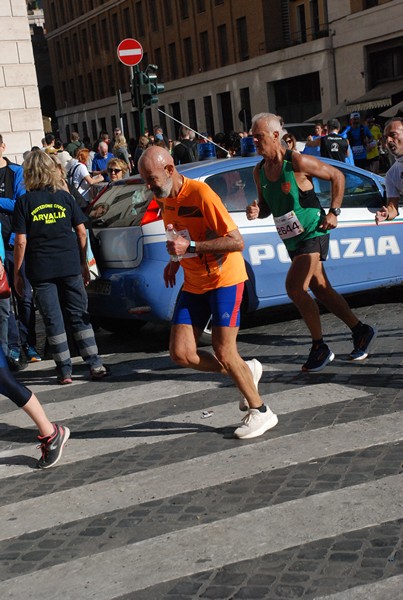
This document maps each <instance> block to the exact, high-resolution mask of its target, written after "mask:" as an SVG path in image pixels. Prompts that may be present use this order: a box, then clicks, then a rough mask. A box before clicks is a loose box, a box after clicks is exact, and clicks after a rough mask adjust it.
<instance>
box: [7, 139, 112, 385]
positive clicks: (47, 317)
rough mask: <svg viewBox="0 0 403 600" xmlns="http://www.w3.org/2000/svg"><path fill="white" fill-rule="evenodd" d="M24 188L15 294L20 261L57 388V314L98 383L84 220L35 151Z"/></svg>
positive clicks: (51, 165) (62, 378)
mask: <svg viewBox="0 0 403 600" xmlns="http://www.w3.org/2000/svg"><path fill="white" fill-rule="evenodd" d="M24 182H25V189H26V194H24V195H23V196H21V198H19V200H18V201H17V202H16V204H15V209H14V216H13V230H14V231H15V232H16V237H15V245H14V268H15V272H14V277H15V289H16V291H17V293H18V294H20V295H21V294H22V292H23V280H22V278H21V273H20V270H21V265H22V262H23V260H24V257H25V267H26V273H27V276H28V279H29V281H30V282H31V284H32V287H33V289H34V292H35V295H36V301H37V304H38V307H39V310H40V312H41V315H42V318H43V322H44V325H45V331H46V336H47V339H48V342H49V346H50V349H51V352H52V355H53V360H54V361H55V363H56V372H57V379H58V383H60V384H62V385H64V384H68V383H72V378H71V376H72V362H71V357H70V351H69V347H68V342H67V335H66V330H65V324H64V319H63V311H64V312H65V313H66V314H67V316H68V319H69V324H70V327H71V330H72V332H73V337H74V340H75V342H76V344H77V347H78V350H79V352H80V354H81V356H82V358H83V360H84V361H85V362H86V364H87V365H88V367H89V370H90V375H91V378H92V379H100V378H102V377H104V376H105V375H107V374H108V370H107V369H106V367H104V366H103V364H102V361H101V359H100V357H99V356H98V348H97V345H96V342H95V337H94V332H93V329H92V326H91V323H90V319H89V314H88V311H87V305H88V299H87V294H86V291H85V286H86V285H88V283H89V280H90V273H89V268H88V264H87V256H86V250H87V235H86V230H85V226H84V223H85V222H86V220H87V217H86V216H85V215H84V213H83V212H82V210H81V209H80V208H79V206H78V204H77V203H76V201H75V200H74V198H73V197H72V196H71V194H69V193H68V192H67V191H66V190H65V189H64V182H63V179H62V177H61V174H60V170H59V168H58V166H57V165H56V163H55V162H54V161H53V160H52V159H51V158H50V156H48V155H47V154H46V152H41V151H40V150H36V151H34V152H30V153H29V154H28V156H27V157H26V159H25V162H24ZM62 305H63V311H62Z"/></svg>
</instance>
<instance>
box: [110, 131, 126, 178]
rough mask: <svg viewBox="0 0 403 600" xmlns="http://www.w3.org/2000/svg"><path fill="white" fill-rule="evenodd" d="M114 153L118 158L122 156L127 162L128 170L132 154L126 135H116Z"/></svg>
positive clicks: (121, 158)
mask: <svg viewBox="0 0 403 600" xmlns="http://www.w3.org/2000/svg"><path fill="white" fill-rule="evenodd" d="M113 154H114V155H115V156H116V158H120V160H122V161H123V162H125V163H126V165H127V169H126V171H127V170H128V169H130V155H129V150H128V147H127V142H126V138H125V136H124V135H118V136H117V137H116V141H115V145H114V146H113ZM108 167H109V163H108Z"/></svg>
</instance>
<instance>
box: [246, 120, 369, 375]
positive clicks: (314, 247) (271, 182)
mask: <svg viewBox="0 0 403 600" xmlns="http://www.w3.org/2000/svg"><path fill="white" fill-rule="evenodd" d="M282 133H283V132H282V127H281V124H280V121H279V119H278V117H276V115H273V114H270V113H260V114H258V115H256V116H254V117H253V120H252V135H253V138H254V142H255V145H256V149H257V152H258V153H259V154H260V155H261V156H262V157H263V160H262V161H261V162H260V163H259V164H258V165H256V167H255V170H254V179H255V184H256V188H257V192H258V200H255V201H254V202H253V203H252V204H251V205H250V206H248V207H247V210H246V214H247V217H248V219H257V218H260V219H262V218H265V217H268V216H269V215H270V214H272V215H273V218H274V222H275V225H276V228H277V232H278V234H279V236H280V237H281V239H282V240H283V242H284V244H285V246H286V248H287V250H288V253H289V255H290V258H291V260H292V263H291V267H290V269H289V271H288V275H287V279H286V290H287V294H288V296H289V297H290V299H291V300H292V301H293V302H294V304H295V305H296V307H297V308H298V310H299V312H300V313H301V316H302V318H303V319H304V321H305V323H306V325H307V327H308V329H309V332H310V334H311V336H312V347H311V351H310V354H309V357H308V360H307V361H306V362H305V364H304V365H303V366H302V370H303V371H310V372H316V371H321V370H322V369H323V368H324V367H325V366H326V365H327V364H328V363H330V362H331V361H332V360H333V359H334V353H333V352H332V350H331V349H330V348H329V347H328V345H327V344H325V342H324V341H323V335H322V326H321V321H320V313H319V308H318V305H317V303H316V302H315V300H314V299H313V298H312V297H311V296H310V294H309V292H308V290H309V289H310V290H311V291H312V292H313V294H314V295H315V297H316V298H317V299H318V300H319V301H320V302H321V303H322V304H324V306H326V308H327V309H328V310H329V311H330V312H332V313H333V314H334V315H335V316H336V317H338V318H339V319H341V320H342V321H344V323H345V324H346V325H347V326H348V327H349V328H350V329H351V331H352V336H353V344H354V348H353V350H352V352H351V353H350V359H351V360H354V361H360V360H363V359H365V358H366V357H367V356H368V352H369V348H370V346H371V344H372V342H373V341H374V340H375V338H376V335H377V331H376V329H375V328H373V327H371V326H370V325H366V324H363V323H361V321H359V319H358V318H357V317H356V316H355V315H354V313H353V312H352V311H351V309H350V307H349V306H348V304H347V302H346V300H345V299H344V298H343V297H342V296H340V294H338V293H337V292H336V291H335V290H334V289H333V287H332V285H331V283H330V282H329V280H328V278H327V275H326V272H325V269H324V266H323V261H325V260H326V257H327V253H328V249H329V230H331V229H334V228H335V227H337V217H338V215H339V214H340V212H341V211H340V207H341V204H342V201H343V194H344V176H343V174H342V173H341V171H339V170H338V169H335V168H334V167H332V166H330V165H328V164H327V163H325V162H323V161H321V160H318V159H317V158H314V157H313V156H309V155H304V154H299V153H297V152H292V151H290V150H287V149H286V148H285V147H284V146H283V145H282V143H281V136H282ZM312 177H318V178H320V179H324V180H326V181H330V182H331V190H332V191H331V205H330V209H329V211H328V213H327V214H326V213H325V211H324V210H323V208H322V207H321V205H320V202H319V199H318V198H317V196H316V194H315V191H314V189H313V184H312Z"/></svg>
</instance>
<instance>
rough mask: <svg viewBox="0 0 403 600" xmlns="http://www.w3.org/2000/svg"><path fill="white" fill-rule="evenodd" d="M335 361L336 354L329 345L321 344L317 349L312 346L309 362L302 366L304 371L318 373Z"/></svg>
mask: <svg viewBox="0 0 403 600" xmlns="http://www.w3.org/2000/svg"><path fill="white" fill-rule="evenodd" d="M333 359H334V354H333V352H332V351H331V350H330V348H329V346H328V345H327V344H321V345H320V346H318V347H317V348H314V347H313V346H312V348H311V351H310V353H309V357H308V360H307V361H306V363H305V364H304V365H302V367H301V370H302V371H309V372H311V373H316V372H317V371H321V370H322V369H324V368H325V367H326V365H328V364H329V363H330V362H332V360H333Z"/></svg>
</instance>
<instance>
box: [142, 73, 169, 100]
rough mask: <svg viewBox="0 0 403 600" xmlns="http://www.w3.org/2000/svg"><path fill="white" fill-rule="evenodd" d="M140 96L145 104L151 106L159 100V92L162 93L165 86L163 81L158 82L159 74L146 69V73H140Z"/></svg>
mask: <svg viewBox="0 0 403 600" xmlns="http://www.w3.org/2000/svg"><path fill="white" fill-rule="evenodd" d="M140 75H141V84H140V96H141V100H142V104H143V105H144V106H151V105H152V104H156V103H157V102H158V94H161V93H162V92H163V91H164V89H165V86H164V84H163V83H158V82H157V74H156V73H150V72H148V71H147V70H146V72H145V73H140Z"/></svg>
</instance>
